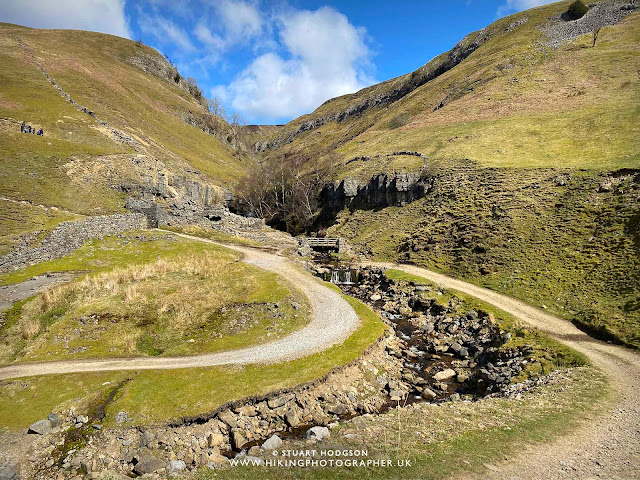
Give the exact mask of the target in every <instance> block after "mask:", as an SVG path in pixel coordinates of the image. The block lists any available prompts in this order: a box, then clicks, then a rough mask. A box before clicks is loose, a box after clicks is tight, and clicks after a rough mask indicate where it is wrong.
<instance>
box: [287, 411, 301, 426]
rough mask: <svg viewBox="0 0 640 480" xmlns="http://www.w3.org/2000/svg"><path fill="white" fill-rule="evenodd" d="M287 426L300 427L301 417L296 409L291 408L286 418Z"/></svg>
mask: <svg viewBox="0 0 640 480" xmlns="http://www.w3.org/2000/svg"><path fill="white" fill-rule="evenodd" d="M284 419H285V421H286V422H287V425H289V426H290V427H293V428H295V427H297V426H298V425H300V416H299V415H298V410H296V409H294V408H290V409H289V410H288V411H287V413H286V414H285V416H284Z"/></svg>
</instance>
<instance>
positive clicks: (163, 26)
mask: <svg viewBox="0 0 640 480" xmlns="http://www.w3.org/2000/svg"><path fill="white" fill-rule="evenodd" d="M138 26H139V27H140V29H141V30H142V31H143V32H144V33H146V34H148V35H153V37H155V39H156V40H157V41H158V42H160V43H161V44H165V45H167V44H170V45H173V46H177V47H178V48H180V49H182V50H184V51H188V52H190V51H193V50H195V47H194V46H193V43H191V39H190V37H189V35H188V34H187V32H185V31H184V30H183V29H182V28H180V27H179V26H178V25H176V24H175V23H174V22H172V21H171V20H169V19H168V18H164V17H162V16H160V15H140V16H139V18H138Z"/></svg>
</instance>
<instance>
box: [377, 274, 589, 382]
mask: <svg viewBox="0 0 640 480" xmlns="http://www.w3.org/2000/svg"><path fill="white" fill-rule="evenodd" d="M385 274H386V275H387V277H388V278H389V279H391V280H394V281H399V282H413V283H414V284H416V285H426V286H429V287H431V288H432V290H431V291H430V292H425V293H421V295H424V296H427V297H428V298H434V299H436V300H437V301H438V302H439V303H441V304H442V305H449V304H450V302H451V300H452V299H453V303H454V304H455V305H456V311H457V313H458V314H459V315H464V314H466V313H467V312H468V311H469V310H481V311H483V312H486V313H488V314H489V315H491V316H492V318H493V319H494V320H495V321H496V322H497V323H498V325H499V326H500V329H501V330H504V331H505V332H509V333H511V339H510V340H509V341H508V342H506V343H505V344H504V345H503V346H502V347H501V349H503V350H505V349H510V348H517V347H523V346H528V347H531V349H532V352H531V359H530V361H529V363H528V364H527V368H526V369H525V370H524V371H523V372H522V373H521V374H520V376H519V377H517V378H516V379H514V381H515V382H518V381H521V380H524V379H526V378H528V377H530V376H535V375H538V374H544V373H549V372H551V371H553V370H557V369H558V368H572V367H582V366H585V365H589V361H588V359H587V358H586V357H585V356H584V355H583V354H581V353H579V352H577V351H575V350H573V349H571V348H569V347H567V346H566V345H564V344H562V343H560V342H558V341H557V340H554V339H552V338H550V337H549V336H547V335H545V334H543V333H540V332H538V331H537V330H535V329H531V328H529V327H528V326H527V325H526V323H523V322H522V321H520V320H519V319H517V318H516V317H515V316H513V315H511V314H510V313H507V312H505V311H503V310H500V309H499V308H496V307H494V306H493V305H491V304H490V303H487V302H484V301H482V300H478V299H477V298H475V297H472V296H471V295H467V294H466V293H463V292H460V291H458V290H452V289H447V290H445V291H444V292H440V291H439V288H438V287H437V285H436V284H435V283H433V282H431V281H429V280H427V279H426V278H423V277H420V276H417V275H412V274H409V273H406V272H403V271H402V270H396V269H389V270H386V271H385Z"/></svg>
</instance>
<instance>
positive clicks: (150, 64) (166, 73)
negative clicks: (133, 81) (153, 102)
mask: <svg viewBox="0 0 640 480" xmlns="http://www.w3.org/2000/svg"><path fill="white" fill-rule="evenodd" d="M127 61H128V62H129V63H130V64H131V65H135V66H136V67H138V68H139V69H140V70H142V71H144V72H145V73H149V74H151V75H155V76H156V77H159V78H162V79H163V80H166V81H167V82H171V83H173V84H175V85H177V86H178V87H180V88H181V89H183V90H184V91H186V92H189V94H191V96H192V97H193V98H195V99H196V100H198V102H200V103H201V104H202V105H205V104H206V100H205V98H204V97H203V95H202V91H201V90H200V89H199V88H198V86H197V85H194V84H192V83H190V82H188V81H187V80H186V79H185V78H184V77H183V76H182V75H180V73H179V72H178V70H177V69H176V68H175V67H174V66H173V65H171V63H169V61H168V60H167V59H166V58H164V57H162V56H160V55H157V54H156V55H153V54H150V53H146V52H141V53H140V54H138V55H135V56H133V57H130V58H129V59H127Z"/></svg>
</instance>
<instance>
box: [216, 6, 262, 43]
mask: <svg viewBox="0 0 640 480" xmlns="http://www.w3.org/2000/svg"><path fill="white" fill-rule="evenodd" d="M216 10H217V11H218V13H219V15H220V17H221V20H222V23H223V24H224V27H225V29H226V30H227V35H228V38H229V40H231V41H238V40H241V39H248V38H252V37H255V36H257V35H259V34H260V33H261V32H262V23H263V22H262V16H261V15H260V12H258V9H257V8H256V6H255V5H254V4H252V3H249V2H242V1H232V0H223V1H222V2H219V3H217V4H216Z"/></svg>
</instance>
